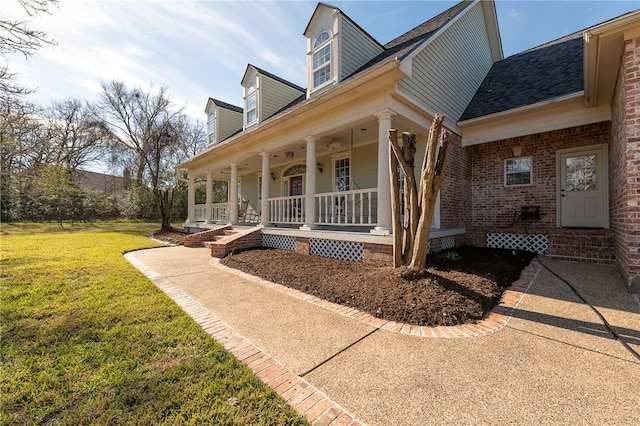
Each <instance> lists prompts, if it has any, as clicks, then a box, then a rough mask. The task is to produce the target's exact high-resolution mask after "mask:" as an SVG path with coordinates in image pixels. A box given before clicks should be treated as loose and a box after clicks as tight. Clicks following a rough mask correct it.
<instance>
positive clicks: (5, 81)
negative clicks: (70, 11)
mask: <svg viewBox="0 0 640 426" xmlns="http://www.w3.org/2000/svg"><path fill="white" fill-rule="evenodd" d="M5 1H6V0H5ZM18 2H19V3H20V5H21V6H22V8H23V9H24V10H25V12H26V13H27V14H28V15H29V17H35V16H37V15H40V14H43V13H50V10H51V8H52V7H55V6H57V5H58V0H18ZM53 44H54V41H53V40H52V39H50V38H48V37H47V34H46V33H45V32H44V31H40V30H36V29H33V28H31V27H30V26H29V22H27V21H25V20H16V19H7V18H0V56H2V57H3V58H4V59H5V63H4V64H3V65H1V66H0V95H2V96H3V97H7V96H8V97H11V96H16V95H23V94H27V93H30V92H31V90H30V89H27V88H25V87H22V86H20V85H18V84H17V83H16V82H15V80H16V75H15V73H12V72H11V71H10V70H9V65H8V62H7V58H8V56H9V55H10V54H13V53H21V54H22V55H24V56H25V58H26V57H29V56H31V55H33V54H35V53H36V52H37V51H38V50H40V49H41V48H43V47H45V46H51V45H53Z"/></svg>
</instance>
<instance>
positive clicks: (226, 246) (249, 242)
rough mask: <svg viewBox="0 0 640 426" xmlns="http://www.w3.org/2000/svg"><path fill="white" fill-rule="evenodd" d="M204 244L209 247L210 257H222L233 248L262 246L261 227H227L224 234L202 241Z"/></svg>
mask: <svg viewBox="0 0 640 426" xmlns="http://www.w3.org/2000/svg"><path fill="white" fill-rule="evenodd" d="M203 244H204V246H205V247H207V248H209V249H211V257H218V258H223V257H225V256H226V255H228V254H229V253H232V252H233V251H234V250H241V249H247V248H254V247H261V246H262V229H261V228H259V227H254V228H249V229H244V230H232V229H230V228H227V229H226V230H225V235H216V236H215V240H214V241H204V242H203Z"/></svg>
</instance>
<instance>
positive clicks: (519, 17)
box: [507, 8, 523, 22]
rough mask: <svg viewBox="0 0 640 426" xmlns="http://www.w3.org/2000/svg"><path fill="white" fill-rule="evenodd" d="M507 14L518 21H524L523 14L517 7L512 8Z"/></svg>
mask: <svg viewBox="0 0 640 426" xmlns="http://www.w3.org/2000/svg"><path fill="white" fill-rule="evenodd" d="M507 16H508V17H509V18H510V19H513V20H514V21H516V22H522V18H523V14H522V13H521V12H520V11H518V10H517V9H515V8H510V9H509V12H507Z"/></svg>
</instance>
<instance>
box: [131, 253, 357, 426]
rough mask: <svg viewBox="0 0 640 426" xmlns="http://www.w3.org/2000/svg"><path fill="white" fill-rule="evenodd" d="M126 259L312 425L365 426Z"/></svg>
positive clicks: (196, 304)
mask: <svg viewBox="0 0 640 426" xmlns="http://www.w3.org/2000/svg"><path fill="white" fill-rule="evenodd" d="M124 256H125V258H126V259H127V260H128V261H129V262H130V263H131V264H132V265H133V266H135V267H136V268H137V269H138V270H139V271H140V272H142V273H143V274H144V275H145V276H146V277H147V278H148V279H149V280H151V281H152V282H153V283H154V284H155V285H156V286H157V287H158V288H159V289H161V290H162V291H163V292H164V293H165V294H166V295H167V296H169V297H170V298H171V299H173V301H174V302H175V303H176V304H177V305H178V306H179V307H180V308H181V309H182V310H183V311H184V312H185V313H187V314H188V315H189V316H190V317H191V318H193V320H194V321H195V322H196V323H198V325H200V327H202V329H203V330H204V331H205V332H207V334H209V335H210V336H211V337H213V338H214V339H215V340H216V341H218V342H219V343H220V344H222V346H224V348H225V349H226V350H227V351H229V352H230V353H231V354H232V355H233V356H234V357H235V358H236V359H238V361H240V362H242V363H243V364H245V365H246V366H247V367H249V368H250V369H251V370H252V371H253V372H254V374H255V375H256V376H257V377H258V378H259V379H260V380H261V381H262V382H264V383H265V384H267V385H269V387H271V388H272V389H273V390H274V391H275V392H276V393H277V394H278V395H280V396H281V397H282V398H283V399H284V400H285V401H286V402H287V403H288V404H289V405H291V406H292V407H293V408H294V409H295V410H296V411H298V412H299V413H300V414H301V415H302V416H304V417H305V418H306V419H307V421H308V422H309V423H310V424H311V425H318V426H319V425H327V426H330V425H336V426H337V425H343V426H364V425H365V424H364V423H363V422H361V421H360V420H358V419H356V418H355V417H354V416H352V415H351V414H349V413H348V412H347V411H346V410H345V409H344V408H342V407H341V406H340V405H339V404H338V403H336V402H334V401H333V400H331V398H329V397H328V396H327V395H326V394H325V393H324V392H322V391H320V390H319V389H318V388H316V387H315V386H313V385H312V384H311V383H309V382H308V381H306V380H305V379H303V378H301V377H299V376H297V375H296V374H295V373H293V372H292V371H291V370H289V369H288V368H287V367H285V366H284V365H283V364H281V363H279V362H278V361H276V360H275V359H274V358H273V357H271V356H270V355H269V354H267V353H266V352H265V351H263V350H262V349H260V348H259V347H258V346H256V345H254V344H253V343H252V342H251V341H249V340H248V339H247V338H246V337H244V336H242V335H241V334H240V333H238V332H237V331H236V330H234V329H233V328H232V327H231V326H229V325H228V324H226V323H225V322H224V321H222V320H221V319H220V318H219V317H217V316H216V315H215V314H214V313H212V312H211V311H209V310H208V309H207V308H206V307H205V306H203V305H202V304H200V303H199V302H198V301H196V300H195V299H193V298H192V297H191V296H189V295H187V294H186V293H184V292H183V291H182V290H180V289H179V288H178V287H176V286H175V285H174V284H173V283H172V282H171V281H169V280H168V279H166V278H165V277H163V276H162V275H160V274H158V273H157V272H155V271H154V270H152V269H151V268H149V267H148V266H147V265H145V264H144V263H143V262H141V261H140V260H139V259H138V258H137V257H136V255H135V252H129V253H126V254H125V255H124Z"/></svg>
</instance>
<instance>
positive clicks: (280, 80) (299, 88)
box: [247, 63, 307, 92]
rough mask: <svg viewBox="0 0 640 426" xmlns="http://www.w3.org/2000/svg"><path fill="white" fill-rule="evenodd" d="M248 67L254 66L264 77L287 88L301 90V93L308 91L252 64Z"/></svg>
mask: <svg viewBox="0 0 640 426" xmlns="http://www.w3.org/2000/svg"><path fill="white" fill-rule="evenodd" d="M247 66H252V67H253V68H255V69H256V70H257V71H258V72H259V73H260V74H264V75H266V76H267V77H271V78H272V79H274V80H277V81H279V82H280V83H283V84H286V85H287V86H290V87H293V88H294V89H296V90H299V91H301V92H306V91H307V89H305V88H304V87H300V86H298V85H297V84H295V83H292V82H290V81H288V80H285V79H284V78H282V77H278V76H277V75H275V74H272V73H270V72H269V71H266V70H264V69H262V68H259V67H257V66H255V65H253V64H251V63H250V64H248V65H247Z"/></svg>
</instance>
